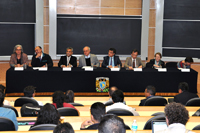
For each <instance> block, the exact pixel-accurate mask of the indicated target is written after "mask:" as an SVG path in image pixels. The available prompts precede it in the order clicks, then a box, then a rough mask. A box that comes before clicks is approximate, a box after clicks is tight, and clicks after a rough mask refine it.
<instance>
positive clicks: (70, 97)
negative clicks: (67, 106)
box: [65, 90, 74, 103]
mask: <svg viewBox="0 0 200 133" xmlns="http://www.w3.org/2000/svg"><path fill="white" fill-rule="evenodd" d="M65 95H66V102H67V103H74V92H73V91H72V90H68V91H66V94H65Z"/></svg>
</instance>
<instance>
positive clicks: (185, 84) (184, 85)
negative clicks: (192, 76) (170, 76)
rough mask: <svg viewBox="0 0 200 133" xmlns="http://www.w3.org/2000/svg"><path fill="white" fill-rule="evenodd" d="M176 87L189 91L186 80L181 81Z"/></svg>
mask: <svg viewBox="0 0 200 133" xmlns="http://www.w3.org/2000/svg"><path fill="white" fill-rule="evenodd" d="M178 89H181V90H182V91H189V85H188V83H186V82H181V83H179V85H178Z"/></svg>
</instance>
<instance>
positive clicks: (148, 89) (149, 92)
mask: <svg viewBox="0 0 200 133" xmlns="http://www.w3.org/2000/svg"><path fill="white" fill-rule="evenodd" d="M155 94H156V88H155V87H154V86H152V85H149V86H147V87H146V89H145V91H144V95H145V97H146V98H147V97H149V96H155Z"/></svg>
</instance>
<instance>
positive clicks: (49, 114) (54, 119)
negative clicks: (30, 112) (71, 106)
mask: <svg viewBox="0 0 200 133" xmlns="http://www.w3.org/2000/svg"><path fill="white" fill-rule="evenodd" d="M40 124H55V125H57V124H60V115H59V113H58V111H57V109H56V108H55V106H53V105H52V104H49V103H47V104H45V105H44V106H43V107H42V108H41V110H40V112H39V114H38V117H37V120H36V122H35V124H34V126H36V125H40Z"/></svg>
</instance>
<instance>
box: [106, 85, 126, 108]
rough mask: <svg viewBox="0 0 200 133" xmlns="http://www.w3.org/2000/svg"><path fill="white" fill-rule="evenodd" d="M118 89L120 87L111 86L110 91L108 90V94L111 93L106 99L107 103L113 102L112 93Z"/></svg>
mask: <svg viewBox="0 0 200 133" xmlns="http://www.w3.org/2000/svg"><path fill="white" fill-rule="evenodd" d="M116 90H118V88H117V87H116V86H112V87H110V89H109V91H108V95H109V97H110V98H109V100H108V101H106V102H105V103H104V104H107V103H113V100H112V94H113V92H114V91H116ZM123 103H124V104H126V102H125V101H124V102H123Z"/></svg>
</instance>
